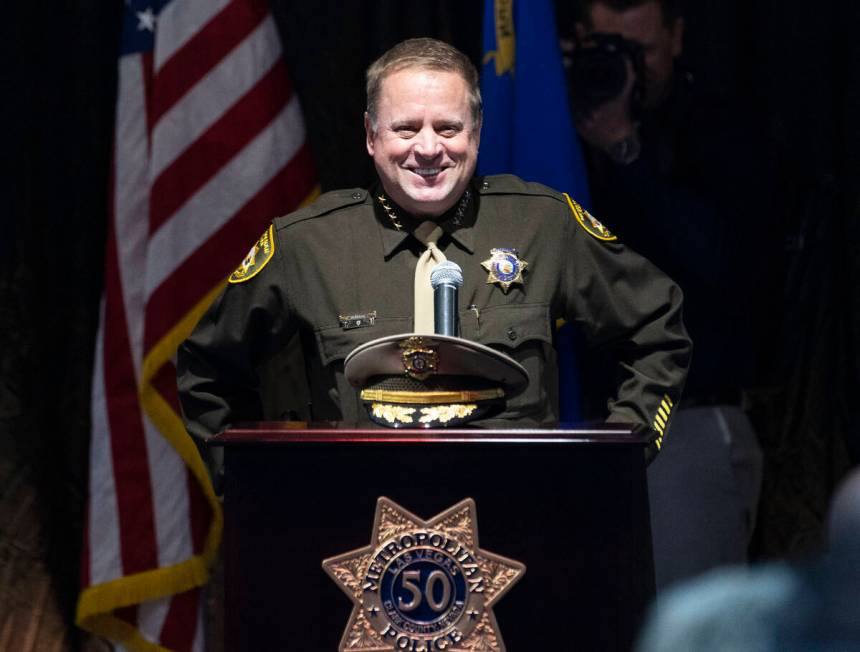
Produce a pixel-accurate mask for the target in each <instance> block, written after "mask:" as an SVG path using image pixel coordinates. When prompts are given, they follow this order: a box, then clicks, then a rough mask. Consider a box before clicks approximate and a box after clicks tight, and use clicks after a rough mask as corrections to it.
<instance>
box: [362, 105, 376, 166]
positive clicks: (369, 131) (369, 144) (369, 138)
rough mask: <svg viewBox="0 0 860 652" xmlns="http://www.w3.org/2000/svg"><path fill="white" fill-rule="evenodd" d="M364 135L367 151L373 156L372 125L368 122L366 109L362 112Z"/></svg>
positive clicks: (368, 117)
mask: <svg viewBox="0 0 860 652" xmlns="http://www.w3.org/2000/svg"><path fill="white" fill-rule="evenodd" d="M364 135H365V138H366V141H365V144H366V145H367V153H368V154H370V155H371V156H373V136H374V131H373V125H372V124H371V122H370V115H369V114H368V113H367V111H365V112H364Z"/></svg>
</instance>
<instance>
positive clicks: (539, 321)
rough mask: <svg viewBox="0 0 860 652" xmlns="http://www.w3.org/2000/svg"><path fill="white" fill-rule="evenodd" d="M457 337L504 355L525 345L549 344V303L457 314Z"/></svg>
mask: <svg viewBox="0 0 860 652" xmlns="http://www.w3.org/2000/svg"><path fill="white" fill-rule="evenodd" d="M460 334H461V335H462V337H464V338H465V339H467V340H474V341H476V342H480V343H481V344H486V345H487V346H492V347H493V348H498V349H501V350H503V351H505V352H507V351H508V350H515V349H517V348H519V347H520V346H522V345H524V344H526V343H528V342H543V343H545V344H549V345H550V346H551V345H552V331H551V329H550V318H549V304H546V303H527V304H510V305H505V306H492V307H490V308H484V309H483V310H480V311H476V310H464V311H463V312H461V313H460Z"/></svg>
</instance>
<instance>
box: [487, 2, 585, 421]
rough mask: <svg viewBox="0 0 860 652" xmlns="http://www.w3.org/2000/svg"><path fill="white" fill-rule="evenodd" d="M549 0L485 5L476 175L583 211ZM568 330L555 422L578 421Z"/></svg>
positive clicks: (563, 334)
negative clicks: (507, 180) (535, 190)
mask: <svg viewBox="0 0 860 652" xmlns="http://www.w3.org/2000/svg"><path fill="white" fill-rule="evenodd" d="M554 12H555V10H554V8H553V3H552V0H529V1H528V2H515V1H514V0H485V4H484V59H483V69H482V71H481V95H482V96H483V101H484V124H483V128H482V130H481V132H482V133H481V151H480V157H479V158H478V171H479V173H480V174H500V173H512V174H515V175H517V176H519V177H522V178H523V179H525V180H526V181H538V182H540V183H543V184H545V185H547V186H551V187H553V188H555V189H557V190H560V191H563V192H567V193H568V194H569V195H571V196H572V197H573V198H575V199H576V200H577V201H578V202H579V203H580V204H582V205H583V206H585V207H588V206H589V204H590V201H589V193H588V181H587V178H586V172H585V163H584V161H583V157H582V151H581V149H580V146H579V140H578V138H577V136H576V131H575V129H574V126H573V121H572V120H571V115H570V107H569V102H568V97H567V86H566V84H565V76H564V68H563V66H562V62H561V50H560V48H559V43H558V35H557V33H556V28H555V13H554ZM575 339H576V334H575V333H574V332H573V327H572V326H571V325H566V326H564V327H562V328H561V329H560V330H559V332H558V333H557V334H556V348H557V350H558V358H559V384H560V387H559V396H560V398H561V406H560V407H561V415H560V416H561V420H562V421H577V420H580V419H581V418H582V411H581V400H580V389H579V382H578V375H577V370H576V362H575V359H574V358H575V355H574V349H575V345H574V340H575Z"/></svg>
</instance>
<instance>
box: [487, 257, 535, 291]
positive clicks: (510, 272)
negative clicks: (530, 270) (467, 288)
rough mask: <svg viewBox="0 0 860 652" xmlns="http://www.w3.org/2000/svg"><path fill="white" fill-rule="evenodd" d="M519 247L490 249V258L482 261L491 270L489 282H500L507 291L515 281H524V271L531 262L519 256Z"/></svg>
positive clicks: (500, 285)
mask: <svg viewBox="0 0 860 652" xmlns="http://www.w3.org/2000/svg"><path fill="white" fill-rule="evenodd" d="M519 253H520V252H519V251H518V250H517V249H510V248H505V247H499V248H497V249H490V258H488V259H487V260H485V261H484V262H482V263H481V266H482V267H483V268H484V269H485V270H487V271H488V272H489V276H488V277H487V283H498V284H499V287H501V288H502V291H503V292H505V293H507V291H508V288H510V287H511V285H512V284H514V283H520V284H522V283H523V271H524V270H525V268H526V267H528V266H529V264H528V263H527V262H526V261H524V260H522V259H521V258H520V257H519Z"/></svg>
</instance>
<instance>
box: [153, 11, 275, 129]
mask: <svg viewBox="0 0 860 652" xmlns="http://www.w3.org/2000/svg"><path fill="white" fill-rule="evenodd" d="M266 15H267V7H266V3H265V2H263V1H262V0H248V1H246V2H231V3H230V4H229V5H227V6H226V7H225V8H224V9H223V10H222V11H221V12H219V13H218V14H217V15H216V16H215V17H213V18H212V20H210V21H209V22H208V23H206V25H204V26H203V29H201V30H200V31H199V32H197V33H196V34H195V35H194V36H192V37H191V38H190V39H189V40H188V41H187V42H186V43H185V44H184V45H183V46H182V47H180V48H179V49H178V50H177V51H176V52H174V53H173V55H172V56H171V57H170V58H169V59H168V60H167V61H165V62H164V64H163V65H162V67H161V68H160V69H159V70H158V73H157V74H158V77H157V79H156V86H157V92H156V94H155V97H154V98H153V100H154V101H153V105H152V115H153V124H154V123H155V122H158V120H159V119H161V117H162V116H163V115H164V114H165V113H167V112H168V111H169V110H170V108H171V107H172V106H173V105H174V104H176V102H178V101H179V100H180V99H181V98H182V96H183V95H185V93H187V92H188V91H189V90H190V89H191V88H192V87H193V86H194V85H195V84H197V83H198V82H199V81H200V80H201V79H203V77H205V76H206V75H207V74H209V72H211V70H212V68H214V67H215V66H216V65H217V64H218V63H219V62H220V61H221V60H222V59H223V58H224V57H226V56H227V55H228V54H229V53H230V51H231V50H233V48H235V47H236V46H237V45H239V44H240V43H241V42H242V41H243V40H245V38H246V37H247V36H248V35H249V34H250V33H251V32H253V31H254V29H256V27H257V26H258V25H259V24H260V23H261V22H262V21H263V19H265V17H266Z"/></svg>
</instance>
